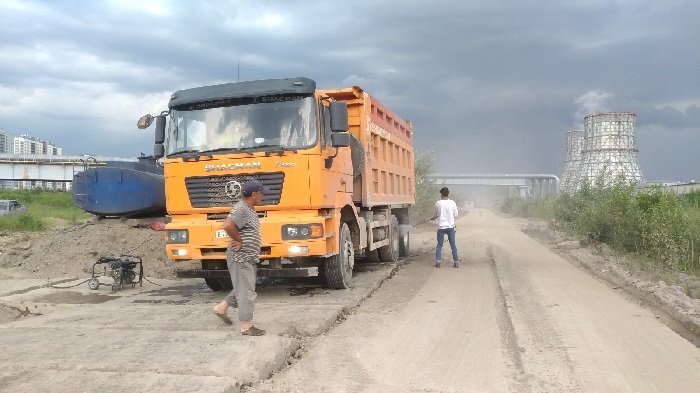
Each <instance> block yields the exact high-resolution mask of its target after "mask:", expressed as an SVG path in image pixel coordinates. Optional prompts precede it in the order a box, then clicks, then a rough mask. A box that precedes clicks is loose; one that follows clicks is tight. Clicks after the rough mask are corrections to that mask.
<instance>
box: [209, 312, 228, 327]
mask: <svg viewBox="0 0 700 393" xmlns="http://www.w3.org/2000/svg"><path fill="white" fill-rule="evenodd" d="M213 313H214V315H216V316H217V317H219V319H221V321H222V322H223V323H225V324H227V325H233V321H232V320H231V318H229V317H228V315H226V314H221V313H218V312H216V311H213Z"/></svg>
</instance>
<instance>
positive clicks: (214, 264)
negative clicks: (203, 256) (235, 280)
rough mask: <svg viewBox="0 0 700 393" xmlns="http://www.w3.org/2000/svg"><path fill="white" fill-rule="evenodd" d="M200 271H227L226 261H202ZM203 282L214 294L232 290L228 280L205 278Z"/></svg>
mask: <svg viewBox="0 0 700 393" xmlns="http://www.w3.org/2000/svg"><path fill="white" fill-rule="evenodd" d="M202 269H204V270H228V268H227V267H226V261H219V260H212V259H209V260H203V261H202ZM204 282H205V283H206V284H207V286H208V287H209V289H211V290H212V291H214V292H218V291H223V290H230V289H231V288H233V284H232V283H231V279H230V278H205V279H204Z"/></svg>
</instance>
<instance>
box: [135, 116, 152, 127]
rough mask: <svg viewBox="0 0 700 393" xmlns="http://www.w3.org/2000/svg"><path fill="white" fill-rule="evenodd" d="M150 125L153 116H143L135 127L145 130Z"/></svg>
mask: <svg viewBox="0 0 700 393" xmlns="http://www.w3.org/2000/svg"><path fill="white" fill-rule="evenodd" d="M151 123H153V116H151V115H143V116H141V118H140V119H139V121H138V123H136V127H138V128H139V130H145V129H146V128H148V127H150V126H151Z"/></svg>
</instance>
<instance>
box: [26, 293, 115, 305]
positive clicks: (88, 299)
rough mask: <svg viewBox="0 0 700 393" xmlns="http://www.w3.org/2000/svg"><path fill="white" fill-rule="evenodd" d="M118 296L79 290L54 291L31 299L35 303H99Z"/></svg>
mask: <svg viewBox="0 0 700 393" xmlns="http://www.w3.org/2000/svg"><path fill="white" fill-rule="evenodd" d="M118 298H119V296H109V295H101V294H99V293H90V294H87V295H83V294H82V293H80V292H75V291H65V292H56V293H52V294H49V295H44V296H42V297H39V298H36V299H33V300H32V301H33V302H35V303H50V304H99V303H104V302H108V301H110V300H114V299H118Z"/></svg>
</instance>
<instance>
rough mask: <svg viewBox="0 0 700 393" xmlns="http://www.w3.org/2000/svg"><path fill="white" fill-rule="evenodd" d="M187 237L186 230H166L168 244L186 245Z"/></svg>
mask: <svg viewBox="0 0 700 393" xmlns="http://www.w3.org/2000/svg"><path fill="white" fill-rule="evenodd" d="M189 237H190V236H189V232H188V231H187V229H168V243H174V244H187V243H189V240H190V239H189Z"/></svg>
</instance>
